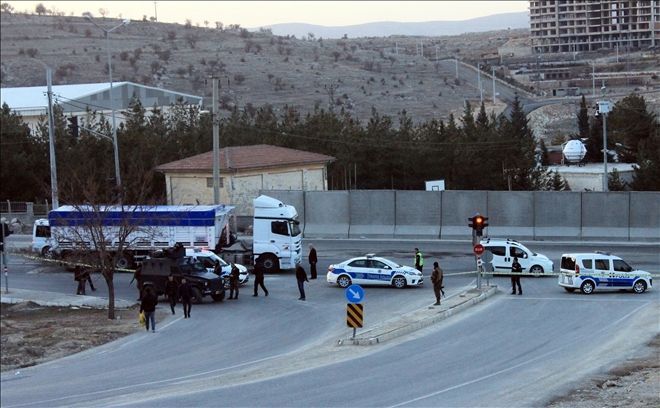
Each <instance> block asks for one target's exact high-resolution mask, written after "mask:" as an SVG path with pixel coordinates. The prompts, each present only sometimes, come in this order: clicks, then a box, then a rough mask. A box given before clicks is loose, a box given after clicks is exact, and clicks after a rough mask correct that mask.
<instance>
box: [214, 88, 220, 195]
mask: <svg viewBox="0 0 660 408" xmlns="http://www.w3.org/2000/svg"><path fill="white" fill-rule="evenodd" d="M213 204H216V205H217V204H220V124H219V120H218V78H216V77H213Z"/></svg>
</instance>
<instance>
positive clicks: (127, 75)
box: [0, 13, 528, 122]
mask: <svg viewBox="0 0 660 408" xmlns="http://www.w3.org/2000/svg"><path fill="white" fill-rule="evenodd" d="M96 21H97V23H98V24H99V25H101V26H103V27H105V28H112V27H114V26H116V25H118V24H119V23H120V21H119V20H116V19H98V20H96ZM0 24H1V30H0V40H1V41H0V44H1V56H2V61H1V70H0V72H1V76H0V82H1V85H2V87H16V86H36V85H44V84H45V73H44V67H43V64H47V65H48V66H50V67H51V68H52V69H53V72H54V79H53V80H54V83H55V84H76V83H90V82H104V81H107V80H108V72H107V56H106V42H105V38H104V34H103V32H102V31H101V30H100V29H98V28H97V27H95V26H94V25H93V24H91V23H90V22H89V21H87V20H86V19H84V18H82V17H72V16H69V17H67V16H37V15H27V14H7V13H3V14H2V16H1V20H0ZM526 35H528V31H527V30H524V29H518V30H502V31H491V32H484V33H473V34H464V35H456V36H442V37H405V36H399V37H397V36H390V37H370V38H355V39H353V38H347V39H322V38H314V37H313V36H312V37H311V38H310V37H307V38H303V39H297V38H295V37H282V36H275V35H273V34H272V33H271V32H270V31H267V30H264V31H261V32H256V33H254V32H250V31H248V30H246V29H243V28H241V27H237V26H231V27H228V28H220V29H218V28H207V27H195V26H190V25H188V26H186V25H179V24H166V23H157V22H149V21H131V23H130V24H129V25H127V26H125V27H121V28H119V29H117V30H116V31H113V32H112V33H111V34H110V47H111V51H112V61H113V77H114V79H115V80H116V81H132V82H136V83H140V84H144V85H149V86H156V87H163V88H167V89H172V90H176V91H179V92H185V93H190V94H195V95H203V96H207V97H208V96H210V95H211V91H212V89H211V81H210V80H209V78H210V77H211V76H212V75H217V76H219V77H220V78H222V85H221V88H222V89H221V96H220V105H221V106H222V107H223V108H224V109H230V108H232V107H233V106H236V105H238V106H239V107H241V108H245V107H248V108H250V106H252V107H258V106H262V105H264V104H271V105H273V106H274V107H275V108H276V109H277V110H280V111H281V109H282V108H283V107H284V106H287V105H288V106H293V107H295V108H297V109H298V110H299V111H302V112H305V111H309V110H313V109H314V108H315V107H319V108H323V109H329V108H332V109H335V110H336V111H339V110H341V109H344V110H346V111H348V112H350V113H351V114H353V115H355V116H356V117H359V118H360V119H362V120H367V119H368V118H369V117H370V116H371V114H372V109H375V110H377V111H378V112H379V113H381V114H387V115H391V116H396V115H397V114H398V113H399V112H401V111H403V110H405V111H406V112H407V113H408V114H409V115H410V116H411V117H412V118H413V120H414V121H415V122H420V121H425V120H428V119H431V118H438V119H444V118H446V117H447V116H448V115H449V113H450V112H460V111H461V109H462V106H463V103H464V101H465V100H476V101H478V99H479V95H478V92H477V90H476V89H475V88H474V87H470V86H466V85H465V83H464V82H462V81H455V80H454V79H455V78H454V75H455V72H454V70H453V69H450V68H447V65H448V64H445V68H443V67H442V65H439V64H436V63H435V61H436V58H437V59H446V58H454V56H458V57H459V58H461V59H463V60H466V61H470V60H473V61H476V60H477V59H479V58H481V57H482V56H485V55H491V56H492V55H493V54H494V53H496V52H497V47H498V46H500V45H502V44H504V43H505V42H507V41H508V40H509V39H512V38H520V37H524V36H526ZM42 63H43V64H42ZM449 65H451V64H449Z"/></svg>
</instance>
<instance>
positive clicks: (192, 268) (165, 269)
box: [140, 256, 225, 303]
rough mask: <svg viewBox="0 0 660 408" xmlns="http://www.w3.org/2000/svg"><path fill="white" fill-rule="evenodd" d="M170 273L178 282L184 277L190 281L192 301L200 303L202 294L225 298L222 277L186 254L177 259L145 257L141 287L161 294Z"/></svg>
mask: <svg viewBox="0 0 660 408" xmlns="http://www.w3.org/2000/svg"><path fill="white" fill-rule="evenodd" d="M170 273H172V274H173V275H174V279H175V280H176V281H177V283H179V284H181V278H184V277H185V278H186V280H187V281H188V282H190V284H191V285H192V287H193V288H192V292H193V298H192V302H193V303H201V302H202V299H203V298H204V296H211V297H212V298H213V300H214V301H216V302H219V301H221V300H223V299H224V298H225V286H224V281H223V278H221V277H220V276H218V275H216V274H214V273H212V272H209V271H208V270H206V268H205V267H204V266H203V265H202V264H201V262H197V261H195V260H194V258H191V257H188V256H184V257H181V258H177V259H171V258H167V257H163V258H147V259H145V260H144V261H142V274H141V278H140V281H141V283H142V286H143V287H147V286H150V287H152V288H153V289H154V291H155V293H156V294H157V295H163V294H164V293H165V284H166V282H167V279H168V276H169V275H170Z"/></svg>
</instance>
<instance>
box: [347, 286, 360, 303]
mask: <svg viewBox="0 0 660 408" xmlns="http://www.w3.org/2000/svg"><path fill="white" fill-rule="evenodd" d="M345 293H346V300H348V302H349V303H360V302H362V300H363V299H364V289H362V286H360V285H351V286H349V287H347V288H346V292H345Z"/></svg>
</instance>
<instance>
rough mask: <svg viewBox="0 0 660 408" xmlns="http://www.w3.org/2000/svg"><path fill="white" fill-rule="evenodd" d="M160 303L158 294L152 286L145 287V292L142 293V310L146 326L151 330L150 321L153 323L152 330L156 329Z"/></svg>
mask: <svg viewBox="0 0 660 408" xmlns="http://www.w3.org/2000/svg"><path fill="white" fill-rule="evenodd" d="M157 304H158V296H156V295H155V294H154V293H153V292H152V291H151V287H149V286H147V287H146V288H144V294H143V295H142V301H141V302H140V312H144V317H145V319H146V322H145V327H146V328H147V331H149V323H151V332H152V333H153V332H155V331H156V305H157Z"/></svg>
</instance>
